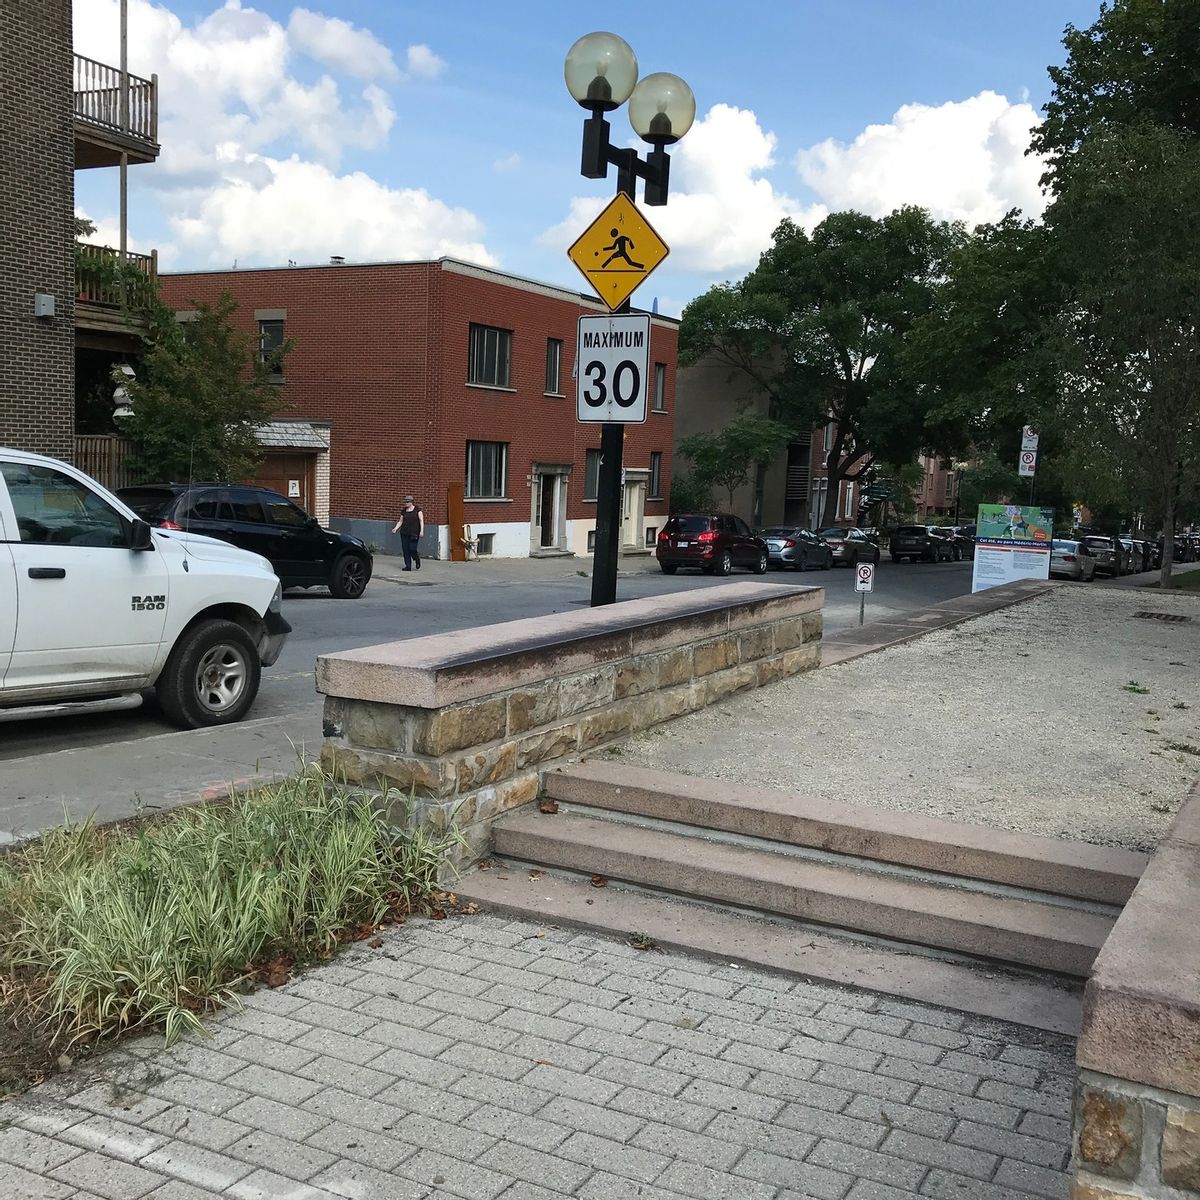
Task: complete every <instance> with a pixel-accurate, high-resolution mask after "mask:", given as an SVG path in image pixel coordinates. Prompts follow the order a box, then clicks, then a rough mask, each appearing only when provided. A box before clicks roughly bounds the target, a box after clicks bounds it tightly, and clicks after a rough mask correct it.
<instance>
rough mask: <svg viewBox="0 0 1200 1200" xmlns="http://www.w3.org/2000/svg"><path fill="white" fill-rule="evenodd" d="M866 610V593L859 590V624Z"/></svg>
mask: <svg viewBox="0 0 1200 1200" xmlns="http://www.w3.org/2000/svg"><path fill="white" fill-rule="evenodd" d="M866 612H867V593H866V592H859V593H858V623H859V624H860V625H861V624H862V623H863V618H864V617H865V616H866Z"/></svg>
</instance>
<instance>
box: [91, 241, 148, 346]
mask: <svg viewBox="0 0 1200 1200" xmlns="http://www.w3.org/2000/svg"><path fill="white" fill-rule="evenodd" d="M157 280H158V251H157V250H152V251H151V252H150V253H149V254H133V253H127V254H126V255H125V259H124V263H122V260H121V252H120V251H119V250H114V249H113V248H112V247H111V246H93V245H92V244H91V243H89V242H76V244H75V344H76V345H77V346H81V347H87V348H90V349H97V350H128V349H134V350H137V349H140V347H141V343H142V334H143V332H144V322H143V321H142V319H141V318H140V317H138V316H137V315H136V314H137V310H138V308H139V302H140V301H141V300H142V299H143V298H144V297H145V295H146V294H147V293H148V292H149V290H150V289H151V288H153V287H154V285H155V284H156V282H157Z"/></svg>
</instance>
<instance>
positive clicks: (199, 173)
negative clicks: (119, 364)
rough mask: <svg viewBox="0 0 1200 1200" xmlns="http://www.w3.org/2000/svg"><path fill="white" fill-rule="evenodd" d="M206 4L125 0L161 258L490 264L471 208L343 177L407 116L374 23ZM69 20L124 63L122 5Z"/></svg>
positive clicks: (416, 49)
mask: <svg viewBox="0 0 1200 1200" xmlns="http://www.w3.org/2000/svg"><path fill="white" fill-rule="evenodd" d="M167 2H168V3H169V2H170V0H167ZM210 2H211V3H213V4H215V5H217V7H214V8H213V9H212V10H211V11H210V12H208V13H207V14H205V15H202V16H200V17H199V18H198V19H196V20H195V21H194V22H191V23H185V22H184V21H183V20H181V19H180V17H179V16H177V15H176V14H175V13H174V12H173V11H171V9H170V8H169V7H167V6H166V3H156V2H155V0H129V65H130V70H131V71H133V72H134V73H136V74H140V75H143V76H149V75H150V74H151V73H152V72H157V74H158V76H159V140H160V142H161V143H162V154H161V156H160V158H159V160H158V162H157V163H155V164H154V165H153V166H152V167H147V168H144V169H143V170H140V171H139V173H138V175H137V181H138V184H139V185H140V188H144V189H146V190H144V191H142V192H141V195H142V196H143V197H145V196H146V194H147V192H148V191H149V192H152V193H153V194H154V195H155V196H156V197H157V198H158V201H159V203H160V204H161V207H162V209H163V214H164V216H166V217H168V218H169V224H170V226H171V228H172V229H174V230H175V232H176V234H177V235H178V238H179V242H178V244H177V245H175V246H171V245H166V246H161V247H160V250H161V251H162V257H163V259H164V261H169V262H182V263H186V262H195V261H197V256H201V257H203V258H204V259H205V260H207V261H210V262H213V263H216V264H222V265H223V264H225V263H227V262H229V261H232V259H234V258H237V259H238V260H239V261H240V262H243V263H245V262H251V261H253V262H256V263H272V262H276V263H281V262H284V261H286V260H287V259H288V258H297V259H298V258H302V257H309V258H318V259H323V258H325V257H326V256H327V255H329V254H344V255H346V257H347V258H359V259H362V258H376V259H377V258H406V257H417V256H426V255H434V254H456V255H459V256H461V257H465V258H470V259H473V260H475V261H479V262H485V263H490V262H492V261H493V260H492V257H491V255H490V254H489V252H488V250H487V249H486V248H485V247H484V245H483V244H482V242H481V240H480V225H479V221H478V219H477V218H476V217H475V216H474V215H473V214H472V213H470V212H467V211H466V210H464V209H452V208H450V207H449V206H447V205H445V204H443V203H442V202H441V201H439V200H437V199H436V198H435V197H433V196H430V195H429V194H428V193H427V192H425V191H423V190H420V189H415V188H404V187H397V188H389V187H386V186H384V185H382V184H379V183H377V182H375V181H374V180H372V179H370V178H369V177H368V176H367V175H365V174H362V173H360V172H354V173H346V172H343V171H341V170H340V164H341V161H342V158H343V157H344V155H345V153H346V152H347V150H348V149H356V150H364V151H370V150H375V149H379V148H381V147H383V146H385V145H386V144H387V140H388V136H389V133H390V131H391V129H392V126H393V124H394V123H395V120H396V110H395V107H394V104H393V99H392V97H391V95H389V93H388V91H387V90H385V88H384V87H383V86H381V83H386V82H390V81H393V80H396V79H399V78H401V77H402V74H401V72H400V70H399V69H398V67H397V65H396V62H395V61H394V59H393V57H392V54H391V52H390V51H389V50H388V48H387V47H386V46H384V45H383V44H382V43H381V42H380V41H378V39H376V38H375V36H374V35H373V34H372V33H371V32H370V31H369V30H366V29H362V28H359V27H357V26H354V25H351V24H350V23H349V22H347V21H344V20H341V19H339V18H336V17H326V16H324V15H323V14H321V13H318V12H315V11H313V10H311V9H309V8H301V7H297V8H295V9H294V10H292V12H291V15H290V17H289V18H285V20H284V21H283V22H281V21H279V20H276V19H275V18H274V17H272V16H270V15H268V14H266V13H263V12H260V11H258V10H257V9H255V8H253V7H251V6H250V4H249V3H243V0H224V3H223V4H222V3H220V0H210ZM74 11H75V49H76V50H77V51H78V52H79V53H81V54H85V55H88V56H90V57H93V58H96V59H99V60H100V61H101V62H105V63H116V62H117V61H118V54H119V48H118V45H117V30H118V27H119V24H118V0H75V6H74ZM313 64H315V65H316V67H317V70H316V72H314V71H313V70H312V65H313ZM406 66H407V71H408V72H409V73H410V74H414V75H416V74H419V75H422V76H423V77H431V76H433V75H436V74H437V73H438V72H439V71H441V70H442V69H443V67H444V66H445V64H444V63H443V62H442V60H441V59H440V58H438V56H437V55H436V54H434V53H433V51H432V50H430V48H429V47H428V46H424V45H421V46H412V47H410V48H409V50H408V53H407V58H406ZM306 67H307V68H308V69H306ZM322 70H324V72H325V73H321V72H322ZM292 189H294V190H295V194H292V192H291V190H292ZM283 218H286V219H283Z"/></svg>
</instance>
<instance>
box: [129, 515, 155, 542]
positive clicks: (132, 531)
mask: <svg viewBox="0 0 1200 1200" xmlns="http://www.w3.org/2000/svg"><path fill="white" fill-rule="evenodd" d="M129 548H130V550H153V549H154V534H153V533H152V532H151V531H150V526H149V525H147V524H146V522H145V521H141V520H139V519H138V518H137V517H134V519H133V522H132V523H131V524H130V526H129Z"/></svg>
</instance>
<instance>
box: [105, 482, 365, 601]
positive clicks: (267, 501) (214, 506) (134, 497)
mask: <svg viewBox="0 0 1200 1200" xmlns="http://www.w3.org/2000/svg"><path fill="white" fill-rule="evenodd" d="M117 495H118V496H119V497H120V498H121V499H122V500H124V501H125V503H126V504H128V505H129V507H130V508H132V509H133V511H134V512H135V513H137V515H138V516H139V517H141V518H142V520H143V521H147V522H149V523H150V524H151V525H158V526H160V527H161V528H164V529H181V530H184V531H185V532H187V533H202V534H203V535H204V536H205V537H212V538H219V539H220V540H221V541H223V542H231V543H232V544H233V545H235V546H240V547H241V548H242V549H243V550H252V551H254V553H255V554H261V555H262V556H263V558H266V559H269V560H270V562H271V566H272V567H274V568H275V574H276V575H278V576H279V582H280V583H282V584H283V586H284V587H285V588H286V587H317V586H320V585H321V584H326V585H328V587H329V591H330V592H331V594H332V595H334V596H336V597H337V598H338V599H339V600H357V599H358V597H359V596H361V595H362V594H363V592H364V591H366V587H367V581H368V580H369V579H370V578H371V568H372V565H373V560H372V558H371V554H370V552H369V551H368V550H367V547H366V545H365V544H364V543H363V542H362V541H360V540H359V539H358V538H356V537H351V536H350V535H349V534H348V533H334V532H333V531H332V530H329V529H322V528H321V526H320V525H319V524H318V523H317V519H316V517H310V516H309V515H308V513H306V512H305V511H304V509H302V508H300V507H299V506H298V505H296V504H293V503H292V502H291V501H290V500H289V499H288V498H287V497H286V496H281V495H280V494H279V493H278V492H271V491H268V490H267V489H266V488H260V487H248V486H245V485H243V484H236V483H192V484H187V483H144V484H140V485H139V486H138V487H128V488H122V489H121V490H120V491H119V492H117Z"/></svg>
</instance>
